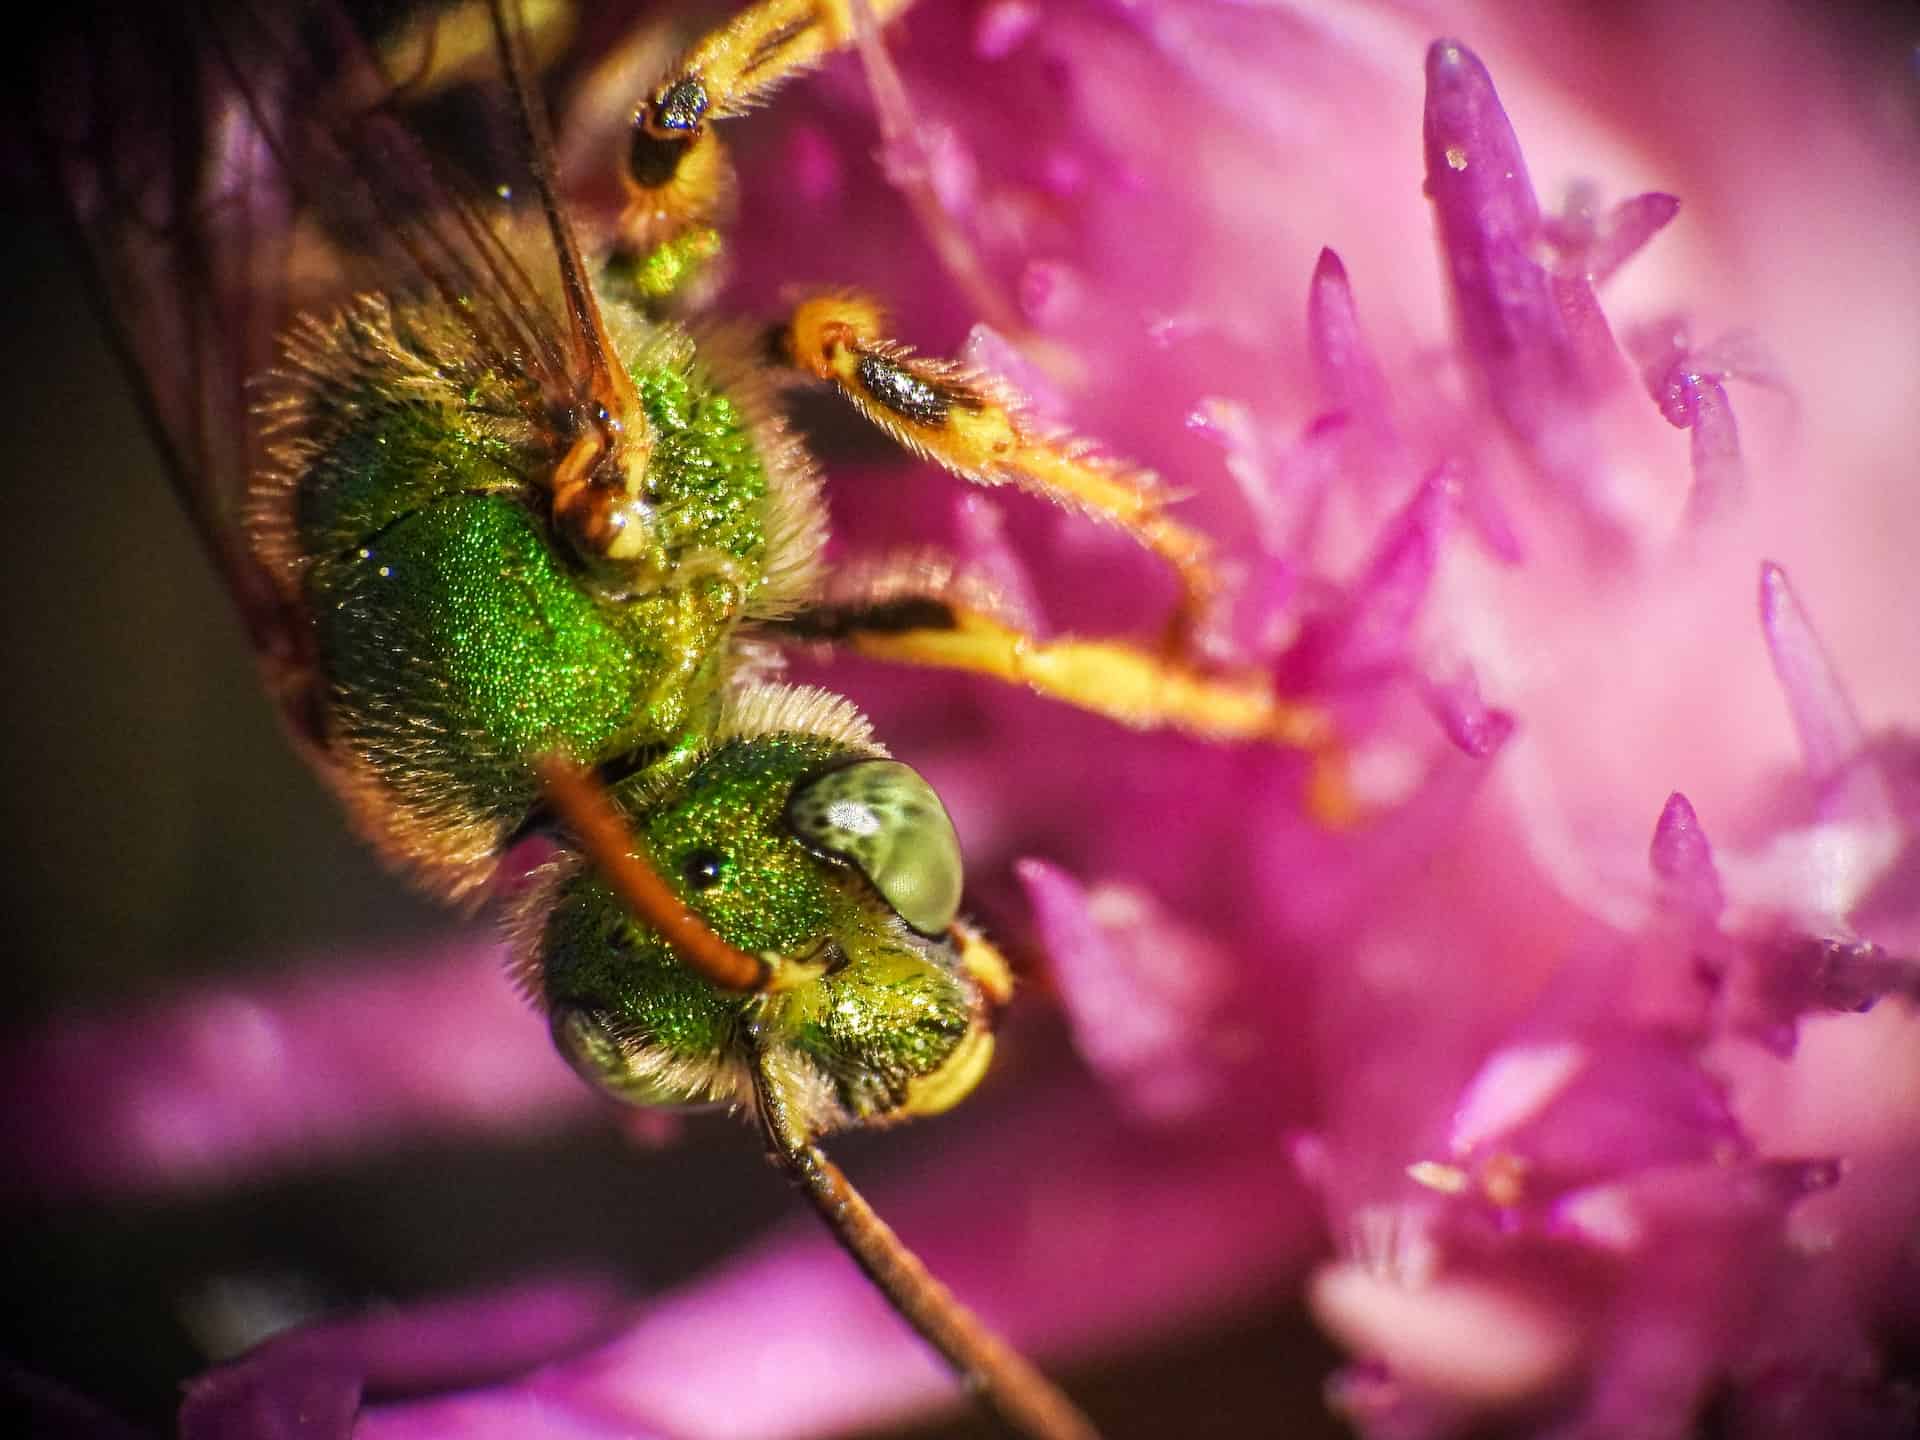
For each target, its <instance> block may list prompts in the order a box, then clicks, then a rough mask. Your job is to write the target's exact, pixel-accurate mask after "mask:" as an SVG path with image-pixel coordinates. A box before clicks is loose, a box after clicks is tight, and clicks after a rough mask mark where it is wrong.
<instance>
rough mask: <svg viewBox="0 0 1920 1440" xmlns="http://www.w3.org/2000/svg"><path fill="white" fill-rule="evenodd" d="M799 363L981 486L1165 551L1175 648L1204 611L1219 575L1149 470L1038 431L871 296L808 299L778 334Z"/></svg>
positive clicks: (1004, 396)
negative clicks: (918, 340) (907, 333)
mask: <svg viewBox="0 0 1920 1440" xmlns="http://www.w3.org/2000/svg"><path fill="white" fill-rule="evenodd" d="M778 349H779V351H780V353H781V354H782V355H783V357H784V358H785V359H786V361H787V362H788V363H789V364H791V365H792V366H793V367H794V368H795V369H798V370H801V371H804V372H805V373H807V374H809V375H812V376H814V377H815V378H817V379H820V380H825V381H828V382H830V383H831V384H832V385H834V386H835V387H836V388H837V389H838V390H839V391H840V393H841V394H842V395H844V396H845V397H846V398H847V399H848V400H850V401H851V402H852V403H853V405H854V407H855V408H856V409H857V410H859V411H860V413H861V414H862V415H864V416H865V417H866V418H867V419H868V420H870V421H871V422H872V423H873V424H875V425H877V426H879V427H880V429H882V430H884V431H885V432H886V433H887V434H888V435H890V436H891V437H892V438H893V439H894V440H895V441H897V442H898V443H899V444H901V445H903V446H905V447H906V448H907V449H909V450H912V451H914V452H915V453H916V454H919V455H923V456H925V457H926V458H928V459H930V460H932V461H934V462H935V463H936V464H939V465H942V466H944V467H945V468H946V469H948V470H950V471H952V472H953V473H954V474H956V475H959V476H961V477H962V478H964V479H967V480H971V481H973V482H974V483H975V484H979V485H1004V484H1013V485H1018V486H1020V487H1021V488H1022V489H1024V490H1028V491H1031V492H1032V493H1034V494H1036V495H1041V496H1044V497H1045V498H1046V499H1049V500H1052V501H1053V502H1054V503H1056V504H1059V505H1065V506H1068V507H1070V508H1073V509H1076V510H1080V511H1082V512H1084V513H1086V514H1088V515H1092V516H1095V517H1097V518H1099V519H1103V520H1107V521H1110V522H1111V523H1113V524H1115V525H1118V526H1119V527H1120V528H1121V529H1122V530H1124V531H1126V532H1127V534H1129V535H1131V536H1132V537H1133V538H1134V539H1135V540H1137V541H1138V542H1139V543H1140V544H1141V545H1142V546H1144V547H1145V548H1147V549H1148V550H1151V551H1152V552H1153V553H1154V554H1156V555H1158V556H1160V557H1161V558H1162V559H1164V560H1165V561H1166V562H1167V563H1168V564H1169V565H1170V566H1172V567H1173V570H1174V572H1175V573H1176V574H1177V575H1178V577H1179V580H1180V584H1181V590H1182V600H1181V607H1180V612H1179V614H1178V616H1177V617H1176V621H1175V626H1174V640H1175V643H1174V645H1173V646H1172V647H1171V648H1172V649H1173V650H1174V651H1175V653H1180V652H1181V651H1183V650H1184V649H1185V648H1186V647H1185V640H1186V637H1187V636H1188V635H1189V634H1190V633H1191V630H1192V627H1193V626H1194V625H1195V624H1197V623H1198V621H1199V620H1200V619H1201V618H1202V617H1203V616H1204V614H1205V612H1206V608H1207V605H1208V603H1209V601H1210V600H1211V599H1212V597H1213V594H1214V590H1215V586H1216V582H1215V579H1214V575H1213V570H1212V568H1211V566H1210V564H1209V563H1208V561H1209V555H1210V547H1209V546H1208V544H1207V540H1206V537H1205V536H1203V535H1201V534H1200V533H1199V532H1198V531H1196V530H1192V529H1189V528H1188V527H1187V526H1185V525H1182V524H1180V523H1179V522H1178V521H1176V520H1173V519H1171V518H1169V517H1168V515H1167V514H1166V511H1165V509H1164V508H1163V507H1164V504H1165V497H1164V496H1162V495H1161V494H1159V493H1158V492H1156V491H1155V490H1154V489H1153V488H1152V483H1153V477H1152V476H1151V475H1149V474H1147V473H1146V472H1144V471H1140V470H1136V469H1133V468H1131V467H1129V466H1127V465H1124V464H1122V463H1120V462H1119V461H1115V460H1112V459H1109V458H1107V457H1104V456H1100V455H1097V454H1095V453H1093V447H1092V446H1091V445H1090V444H1089V443H1088V442H1087V441H1085V440H1082V439H1080V438H1078V437H1076V436H1073V435H1063V434H1049V433H1044V432H1042V431H1039V430H1036V429H1035V428H1034V427H1033V426H1032V425H1031V424H1030V423H1029V421H1028V420H1027V419H1026V417H1025V416H1024V415H1022V413H1021V411H1020V407H1019V404H1018V402H1017V401H1015V400H1014V399H1013V398H1012V396H1011V395H1010V394H1009V393H1008V391H1007V389H1006V387H1005V386H1004V385H1003V384H1001V383H1000V382H998V381H997V380H995V379H994V378H993V377H992V376H987V375H979V374H975V373H973V372H970V371H968V370H965V369H963V368H962V367H960V366H958V365H955V364H953V363H951V362H949V361H945V360H935V359H929V358H927V357H925V356H920V355H915V354H914V353H913V352H912V351H910V350H908V349H907V348H906V347H904V346H902V345H899V344H897V343H896V342H894V341H892V340H890V339H888V338H887V335H886V315H885V313H884V312H883V311H882V310H881V308H880V306H879V305H878V304H877V303H876V302H875V301H873V300H872V299H870V298H868V297H867V296H864V295H860V294H856V293H852V292H841V293H835V294H830V295H817V296H814V297H813V298H811V299H809V300H806V301H803V302H802V303H801V304H800V305H799V306H798V307H797V308H796V309H795V310H794V312H793V315H792V317H791V319H790V320H789V321H788V323H787V325H786V328H785V329H783V330H782V331H781V332H780V334H779V336H778Z"/></svg>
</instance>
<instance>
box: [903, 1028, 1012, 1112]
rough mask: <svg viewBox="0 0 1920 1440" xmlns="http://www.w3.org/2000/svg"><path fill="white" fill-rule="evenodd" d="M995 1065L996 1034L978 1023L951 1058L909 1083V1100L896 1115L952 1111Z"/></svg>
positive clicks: (954, 1050)
mask: <svg viewBox="0 0 1920 1440" xmlns="http://www.w3.org/2000/svg"><path fill="white" fill-rule="evenodd" d="M992 1063H993V1032H992V1031H991V1030H989V1029H987V1027H986V1025H985V1023H984V1022H982V1021H979V1020H976V1021H974V1023H973V1025H972V1026H971V1027H969V1029H968V1030H967V1033H966V1034H965V1035H963V1036H961V1037H960V1043H959V1044H958V1045H956V1046H954V1047H953V1049H952V1050H951V1051H950V1052H949V1053H948V1055H947V1058H946V1059H945V1060H942V1061H941V1062H940V1064H939V1065H938V1066H937V1067H936V1068H934V1069H932V1070H930V1071H928V1072H927V1073H926V1074H925V1075H922V1076H920V1077H919V1078H917V1079H914V1080H909V1081H908V1082H907V1098H906V1100H905V1101H904V1102H903V1103H902V1104H901V1106H900V1108H899V1109H898V1110H897V1111H896V1112H894V1113H896V1114H897V1115H900V1116H902V1117H905V1116H908V1115H938V1114H939V1113H940V1112H941V1111H943V1110H951V1109H952V1108H953V1107H954V1106H955V1105H958V1104H959V1103H960V1102H961V1101H962V1100H964V1099H966V1098H967V1096H968V1095H970V1094H972V1093H973V1088H974V1086H976V1085H978V1084H979V1083H980V1080H981V1077H982V1076H984V1075H985V1074H986V1073H987V1067H988V1066H989V1065H991V1064H992Z"/></svg>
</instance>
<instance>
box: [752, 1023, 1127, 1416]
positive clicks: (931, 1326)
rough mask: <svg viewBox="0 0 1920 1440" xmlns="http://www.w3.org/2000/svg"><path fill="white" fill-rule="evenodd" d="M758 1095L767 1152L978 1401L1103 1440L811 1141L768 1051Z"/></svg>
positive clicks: (757, 1073) (759, 1063) (757, 1071)
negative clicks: (961, 1299)
mask: <svg viewBox="0 0 1920 1440" xmlns="http://www.w3.org/2000/svg"><path fill="white" fill-rule="evenodd" d="M754 1094H755V1097H756V1099H757V1102H758V1103H757V1105H756V1107H755V1108H756V1109H757V1110H758V1111H759V1114H760V1124H761V1128H762V1130H763V1131H764V1132H765V1134H766V1137H767V1145H768V1148H769V1149H770V1150H771V1151H772V1152H773V1156H774V1158H775V1159H776V1160H778V1161H779V1162H780V1164H781V1166H782V1167H783V1168H784V1169H785V1170H786V1171H787V1173H788V1174H789V1175H790V1176H791V1177H792V1178H793V1180H794V1182H795V1183H796V1184H798V1185H799V1186H800V1187H801V1188H802V1189H803V1190H805V1191H806V1193H807V1198H808V1199H809V1200H811V1201H812V1202H813V1208H814V1209H815V1210H816V1211H818V1212H819V1214H820V1218H821V1219H822V1220H824V1221H825V1222H826V1224H827V1228H828V1229H829V1230H831V1231H832V1232H833V1235H834V1238H835V1239H836V1240H838V1241H839V1242H840V1245H841V1247H842V1248H843V1249H844V1250H845V1251H846V1252H847V1253H848V1254H849V1255H851V1256H852V1257H853V1259H854V1263H855V1264H857V1265H858V1266H859V1267H860V1268H861V1269H862V1270H863V1271H865V1272H866V1275H867V1278H868V1279H869V1280H871V1281H872V1282H873V1283H874V1285H875V1286H876V1287H877V1288H878V1289H879V1291H880V1293H881V1294H883V1295H885V1296H886V1297H887V1300H888V1303H890V1304H891V1305H892V1306H893V1308H894V1309H895V1310H897V1311H898V1312H899V1313H900V1316H901V1318H902V1319H904V1320H905V1321H906V1322H907V1323H908V1324H909V1325H911V1326H913V1328H914V1329H915V1330H917V1331H918V1332H919V1333H920V1336H921V1338H922V1339H924V1340H925V1341H926V1342H927V1343H928V1344H929V1345H931V1346H933V1348H934V1349H935V1350H938V1351H939V1352H940V1354H941V1355H942V1356H943V1357H944V1358H945V1359H946V1361H947V1363H948V1364H949V1365H951V1366H952V1367H953V1369H954V1372H955V1373H956V1374H958V1375H959V1377H960V1379H961V1381H962V1383H964V1384H965V1385H966V1387H967V1389H969V1390H970V1391H972V1392H973V1394H974V1395H975V1396H976V1397H977V1398H978V1399H979V1400H981V1401H982V1402H983V1403H985V1404H986V1405H987V1406H989V1407H990V1408H991V1409H992V1410H993V1411H994V1412H995V1413H997V1414H998V1415H999V1416H1000V1418H1001V1419H1002V1420H1004V1421H1006V1423H1007V1424H1008V1425H1010V1426H1012V1427H1013V1428H1014V1429H1015V1430H1017V1431H1019V1432H1020V1433H1021V1434H1023V1435H1027V1436H1031V1437H1033V1440H1099V1432H1098V1431H1096V1430H1095V1429H1094V1428H1093V1424H1092V1422H1091V1421H1089V1420H1088V1419H1087V1417H1086V1416H1084V1415H1082V1414H1081V1413H1080V1411H1079V1409H1078V1408H1077V1407H1076V1406H1075V1405H1074V1403H1073V1402H1072V1401H1071V1400H1069V1399H1068V1398H1067V1397H1066V1395H1065V1394H1064V1393H1062V1392H1061V1390H1060V1389H1059V1387H1057V1386H1056V1385H1054V1383H1053V1382H1052V1381H1051V1380H1049V1379H1047V1377H1046V1376H1044V1375H1042V1374H1041V1373H1040V1372H1039V1371H1038V1370H1037V1369H1035V1368H1034V1366H1033V1365H1032V1364H1031V1363H1030V1362H1029V1361H1028V1360H1027V1359H1026V1357H1025V1356H1023V1355H1021V1354H1020V1353H1019V1352H1018V1351H1017V1350H1015V1349H1014V1348H1013V1347H1012V1346H1010V1345H1008V1344H1007V1343H1006V1342H1005V1341H1004V1340H1002V1339H1001V1338H1000V1337H999V1336H998V1335H995V1334H994V1333H993V1332H992V1331H991V1330H989V1329H987V1327H986V1326H985V1325H983V1324H982V1323H981V1322H980V1320H979V1318H978V1317H977V1316H975V1315H974V1314H973V1312H972V1311H970V1310H968V1309H967V1307H966V1306H964V1305H962V1304H961V1303H960V1302H959V1301H958V1300H956V1299H955V1298H954V1296H953V1292H952V1291H950V1290H949V1289H947V1287H946V1286H944V1285H942V1284H941V1283H940V1282H939V1281H938V1280H936V1279H934V1278H933V1275H932V1274H931V1273H930V1272H929V1271H928V1270H927V1267H926V1266H925V1265H923V1264H922V1263H921V1262H920V1257H919V1256H917V1255H915V1254H914V1253H913V1252H912V1251H911V1250H909V1249H907V1247H906V1246H905V1245H903V1244H901V1243H900V1237H899V1236H897V1235H895V1234H894V1233H893V1231H892V1229H891V1228H890V1227H889V1226H888V1225H887V1222H886V1221H884V1220H882V1219H881V1218H880V1217H879V1216H878V1215H877V1214H875V1213H874V1210H873V1207H872V1206H871V1205H869V1204H867V1202H866V1200H865V1199H864V1198H862V1196H861V1194H860V1192H859V1191H858V1190H855V1189H854V1188H853V1185H852V1183H851V1182H850V1181H849V1180H848V1179H847V1177H846V1176H845V1175H844V1174H843V1173H841V1170H840V1167H839V1166H837V1165H835V1164H834V1163H833V1162H832V1161H831V1160H829V1159H828V1158H827V1157H826V1156H825V1155H824V1154H823V1153H822V1152H821V1150H820V1148H819V1147H818V1146H817V1145H815V1144H813V1143H812V1142H811V1141H810V1140H809V1139H808V1138H807V1136H806V1132H805V1128H804V1125H803V1123H802V1122H801V1120H800V1119H799V1117H798V1116H796V1115H795V1114H794V1112H793V1107H792V1105H791V1103H790V1100H789V1098H788V1096H787V1095H786V1094H785V1093H784V1092H783V1091H782V1089H781V1087H780V1085H779V1082H778V1080H777V1079H776V1078H775V1077H774V1076H772V1075H770V1074H769V1073H768V1068H767V1057H766V1055H765V1053H764V1052H762V1053H761V1054H759V1055H757V1056H756V1057H755V1061H754Z"/></svg>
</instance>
